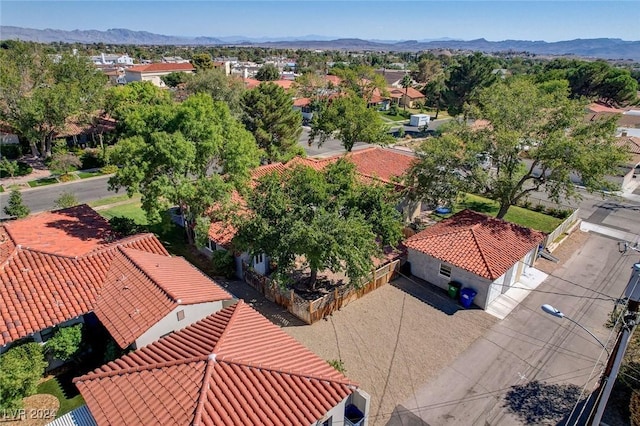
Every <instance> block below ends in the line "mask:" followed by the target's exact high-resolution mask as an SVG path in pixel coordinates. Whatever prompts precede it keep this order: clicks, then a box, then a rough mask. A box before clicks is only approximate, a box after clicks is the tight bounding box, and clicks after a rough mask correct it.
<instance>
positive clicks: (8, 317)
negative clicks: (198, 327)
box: [0, 205, 221, 345]
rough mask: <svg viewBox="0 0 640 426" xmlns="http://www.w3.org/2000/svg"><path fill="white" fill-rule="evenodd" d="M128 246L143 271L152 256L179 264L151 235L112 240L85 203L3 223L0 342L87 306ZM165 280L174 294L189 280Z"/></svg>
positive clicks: (68, 316) (0, 228) (0, 240)
mask: <svg viewBox="0 0 640 426" xmlns="http://www.w3.org/2000/svg"><path fill="white" fill-rule="evenodd" d="M125 251H126V252H127V253H129V254H130V253H136V254H138V256H137V260H138V263H139V264H140V265H143V266H142V268H147V269H150V268H151V267H150V266H149V262H150V261H151V260H150V259H152V258H153V259H162V260H163V262H167V264H168V265H171V267H172V268H176V269H177V268H178V266H176V265H177V264H179V263H180V262H183V261H182V260H180V259H174V258H172V257H170V256H169V253H168V252H167V251H166V250H165V248H164V247H163V246H162V244H161V243H160V241H159V240H158V239H157V238H156V237H155V236H154V235H152V234H139V235H134V236H131V237H127V238H123V239H120V240H115V239H114V235H113V234H112V233H111V232H110V230H109V226H108V223H106V222H105V221H104V219H102V218H101V217H100V216H99V215H98V214H97V213H96V212H95V211H93V210H92V209H91V208H89V207H88V206H86V205H83V206H77V207H73V208H70V209H64V210H58V211H55V212H47V213H41V214H38V215H34V216H31V217H27V218H25V219H20V220H16V221H13V222H6V223H4V224H2V226H0V345H5V344H7V343H9V342H12V341H14V340H17V339H20V338H23V337H26V336H28V335H29V334H31V333H34V332H37V331H40V330H43V329H45V328H48V327H51V326H54V325H57V324H60V323H62V322H64V321H67V320H70V319H73V318H75V317H77V316H79V315H83V314H86V313H88V312H90V311H92V310H93V308H94V306H95V303H96V299H97V298H98V295H99V294H100V292H101V290H102V286H103V284H104V282H105V278H106V277H107V275H108V272H109V269H110V268H111V266H112V264H113V262H114V260H115V259H116V258H123V257H125V254H124V252H125ZM143 252H146V253H153V254H154V255H146V254H145V253H143ZM155 256H158V257H155ZM145 262H146V263H145ZM145 265H146V266H145ZM151 265H153V264H152V263H151ZM183 269H185V268H182V269H180V274H183V275H184V277H185V278H186V279H191V278H194V277H195V276H196V273H195V272H193V271H189V273H190V275H187V274H186V272H185V271H184V270H183ZM150 274H151V273H150ZM154 278H155V279H157V280H160V279H164V280H166V279H168V278H171V277H169V276H166V277H164V276H162V274H158V275H156V276H154ZM163 285H164V286H165V287H166V289H167V292H168V293H170V294H172V295H174V296H175V294H177V293H178V290H180V289H183V288H184V287H185V285H186V283H185V282H184V281H182V280H179V281H176V282H168V283H166V284H165V281H163ZM180 291H181V296H182V293H184V297H185V299H186V300H197V298H198V297H199V296H198V295H197V294H195V293H192V292H191V290H188V291H182V290H180ZM220 291H221V290H220Z"/></svg>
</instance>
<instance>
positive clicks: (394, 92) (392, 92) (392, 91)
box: [387, 87, 424, 99]
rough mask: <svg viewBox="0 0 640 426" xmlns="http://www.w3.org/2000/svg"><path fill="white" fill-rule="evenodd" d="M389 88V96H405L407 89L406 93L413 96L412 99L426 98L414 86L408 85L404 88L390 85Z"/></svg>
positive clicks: (410, 96)
mask: <svg viewBox="0 0 640 426" xmlns="http://www.w3.org/2000/svg"><path fill="white" fill-rule="evenodd" d="M387 90H388V91H389V96H391V97H392V98H402V97H403V96H405V91H406V95H407V96H408V97H409V98H411V99H422V98H424V95H423V94H422V93H421V92H420V91H419V90H417V89H414V88H413V87H407V88H406V89H405V88H404V87H403V88H401V89H400V88H396V87H388V88H387Z"/></svg>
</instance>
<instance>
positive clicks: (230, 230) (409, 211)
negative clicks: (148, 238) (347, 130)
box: [204, 147, 421, 277]
mask: <svg viewBox="0 0 640 426" xmlns="http://www.w3.org/2000/svg"><path fill="white" fill-rule="evenodd" d="M342 157H344V158H346V159H348V160H349V161H351V162H353V163H354V164H355V167H356V173H357V174H358V175H359V176H360V178H361V179H363V180H366V181H369V182H378V183H384V184H394V185H395V186H396V188H397V189H398V190H400V189H402V185H400V184H399V183H397V182H395V179H396V178H399V177H400V176H402V175H403V174H404V173H405V172H406V171H407V170H408V169H409V167H411V165H412V163H413V161H415V157H413V156H411V155H408V154H403V153H400V152H398V151H396V150H391V149H386V148H381V147H371V148H366V149H362V150H358V151H353V152H349V153H347V154H344V155H337V156H334V157H329V158H323V159H315V158H301V157H296V158H294V159H292V160H291V161H289V162H288V163H272V164H267V165H264V166H260V167H258V168H256V169H254V170H253V172H252V174H251V178H252V180H254V181H256V180H258V179H260V178H261V177H262V176H264V175H266V174H268V173H271V172H278V173H281V172H283V171H284V170H286V169H289V168H291V167H295V166H298V165H303V166H307V167H311V168H313V169H315V170H322V169H324V168H325V167H326V166H327V165H329V164H331V163H334V162H336V161H338V159H339V158H342ZM236 201H237V202H240V203H241V202H242V201H241V200H240V199H236ZM397 208H398V209H399V210H400V211H401V212H402V213H403V215H404V216H405V218H406V219H407V220H412V219H413V218H414V217H415V216H416V215H417V214H419V213H420V209H421V204H420V203H419V202H409V201H407V200H403V201H401V202H400V203H399V204H398V206H397ZM236 232H237V230H236V228H235V227H234V226H233V225H232V224H229V223H226V222H224V221H216V220H213V221H212V223H211V225H210V227H209V240H208V243H207V246H206V247H205V248H204V250H205V254H207V255H211V253H213V252H214V251H215V250H229V249H231V248H232V241H233V238H234V237H235V235H236ZM235 258H236V275H237V276H238V277H242V276H243V272H242V264H243V262H244V263H246V264H248V265H249V266H251V267H252V268H253V269H254V270H255V271H256V272H258V273H259V274H261V275H266V274H268V272H269V268H268V267H269V258H268V257H267V256H266V255H261V256H255V257H251V256H249V254H248V253H236V255H235Z"/></svg>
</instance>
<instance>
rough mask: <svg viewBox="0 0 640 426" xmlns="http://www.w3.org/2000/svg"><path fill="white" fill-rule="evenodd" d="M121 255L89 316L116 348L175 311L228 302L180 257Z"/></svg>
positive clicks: (126, 251) (130, 251)
mask: <svg viewBox="0 0 640 426" xmlns="http://www.w3.org/2000/svg"><path fill="white" fill-rule="evenodd" d="M121 252H122V254H121V255H119V256H117V257H116V259H115V260H114V261H113V262H112V263H111V267H110V268H109V271H108V273H107V276H106V278H105V280H104V285H103V288H102V291H101V293H100V297H99V298H98V299H97V301H96V303H95V308H94V312H95V314H96V316H97V317H98V319H99V320H100V322H101V323H102V324H104V326H105V327H106V328H107V330H108V331H109V334H111V336H112V337H113V338H114V340H115V341H116V342H117V343H118V345H120V347H122V348H126V347H127V346H129V345H130V344H131V343H133V342H135V341H136V339H137V338H139V337H140V336H142V335H143V334H144V333H145V332H146V331H147V330H148V329H149V328H150V327H151V326H153V325H154V324H156V323H157V322H158V321H159V320H161V319H162V318H164V317H165V316H166V315H168V314H169V313H170V312H171V311H173V310H174V309H175V308H176V307H178V306H179V305H189V304H195V303H205V302H214V301H219V300H227V299H231V298H232V296H231V295H230V294H229V293H227V292H226V291H224V290H223V289H222V288H221V287H219V286H218V285H217V284H216V283H215V282H213V281H212V280H211V279H209V278H208V277H206V276H205V275H204V274H202V273H201V272H200V271H198V270H197V269H196V268H195V267H193V266H192V265H191V264H190V263H189V262H187V261H185V260H184V259H182V258H180V257H167V256H163V255H158V254H154V253H147V252H143V251H139V250H133V249H127V248H121Z"/></svg>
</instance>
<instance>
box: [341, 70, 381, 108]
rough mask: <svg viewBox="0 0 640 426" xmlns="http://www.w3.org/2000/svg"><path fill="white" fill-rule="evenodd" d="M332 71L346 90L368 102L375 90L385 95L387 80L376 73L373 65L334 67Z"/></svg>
mask: <svg viewBox="0 0 640 426" xmlns="http://www.w3.org/2000/svg"><path fill="white" fill-rule="evenodd" d="M332 72H333V73H334V74H335V75H337V76H338V77H340V78H341V79H342V82H341V83H340V85H341V86H342V88H343V89H345V90H346V91H347V92H353V93H355V94H356V95H358V96H360V97H361V98H362V99H364V100H365V101H366V102H365V103H369V102H370V101H371V99H372V98H373V95H374V93H375V92H376V90H378V91H379V92H380V94H383V95H386V94H387V93H388V92H387V82H386V80H385V79H384V77H383V76H381V75H380V74H378V73H376V72H375V70H374V69H373V67H370V66H366V65H358V66H352V67H349V68H342V69H341V68H336V69H333V70H332Z"/></svg>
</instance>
